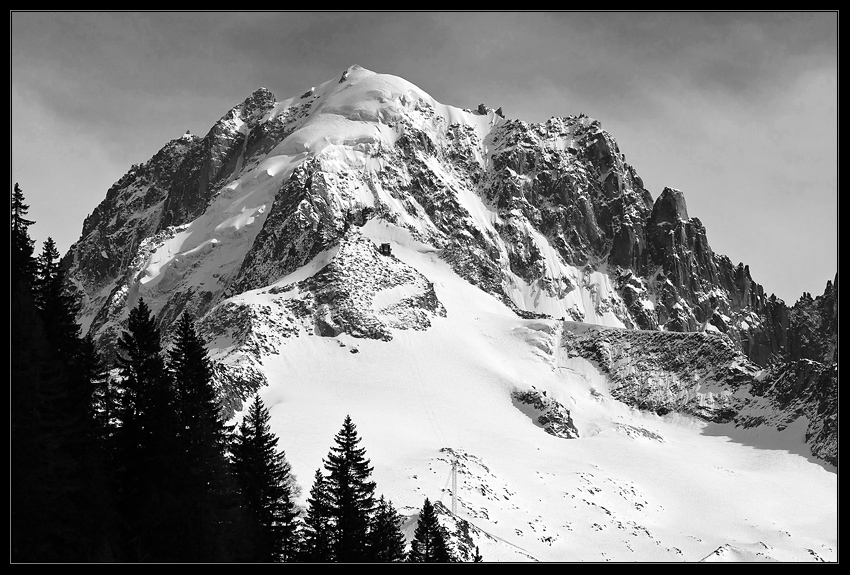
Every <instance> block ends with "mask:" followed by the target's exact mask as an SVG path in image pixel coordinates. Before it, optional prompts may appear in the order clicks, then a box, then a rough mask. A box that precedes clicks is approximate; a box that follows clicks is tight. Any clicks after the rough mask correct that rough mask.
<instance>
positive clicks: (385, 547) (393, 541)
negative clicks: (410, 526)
mask: <svg viewBox="0 0 850 575" xmlns="http://www.w3.org/2000/svg"><path fill="white" fill-rule="evenodd" d="M401 523H402V518H401V516H400V515H399V514H398V512H397V511H396V510H395V508H394V507H393V505H392V502H390V501H387V500H385V499H384V496H383V495H382V496H381V497H380V498H379V499H378V505H377V507H376V509H375V518H374V520H373V522H372V527H371V529H370V530H369V554H370V560H371V561H374V562H377V563H395V562H400V561H404V559H405V552H404V549H405V546H406V544H407V543H406V541H405V539H404V534H403V533H402V532H401Z"/></svg>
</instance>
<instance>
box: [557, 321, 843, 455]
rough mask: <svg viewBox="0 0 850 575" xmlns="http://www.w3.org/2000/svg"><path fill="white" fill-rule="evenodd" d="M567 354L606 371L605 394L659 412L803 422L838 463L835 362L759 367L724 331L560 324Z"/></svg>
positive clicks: (753, 422) (778, 425) (749, 423)
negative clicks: (608, 392) (562, 326)
mask: <svg viewBox="0 0 850 575" xmlns="http://www.w3.org/2000/svg"><path fill="white" fill-rule="evenodd" d="M561 344H562V345H563V346H564V348H565V350H566V352H567V354H568V355H569V356H573V357H583V358H585V359H587V360H590V361H592V362H593V363H594V364H595V365H597V366H598V368H599V369H600V371H602V372H603V373H606V374H607V375H608V377H609V381H610V385H611V395H612V396H613V397H615V398H617V399H619V400H620V401H622V402H624V403H626V404H629V405H632V406H634V407H636V408H639V409H642V410H648V411H653V412H655V413H658V414H659V415H665V414H667V413H670V412H678V413H685V414H689V415H693V416H695V417H698V418H700V419H703V420H706V421H710V422H715V423H730V422H732V423H734V424H735V425H736V426H740V427H745V428H748V427H754V426H760V425H764V426H768V427H772V428H774V429H777V430H779V431H781V430H783V429H785V428H786V427H788V426H789V425H790V424H791V423H793V422H794V421H796V420H797V419H799V418H801V417H803V418H805V419H806V424H807V428H806V432H805V442H806V443H807V444H808V445H809V446H810V447H811V450H812V453H813V454H814V455H815V456H816V457H818V458H820V459H822V460H824V461H826V462H828V463H830V464H832V465H836V466H837V465H838V433H837V430H838V425H837V424H838V365H837V363H835V364H822V363H819V362H816V361H812V360H808V359H801V360H797V361H795V362H789V363H777V364H775V365H774V366H773V367H771V368H769V369H764V368H761V367H759V366H758V365H756V364H754V363H753V362H752V361H750V360H749V359H747V358H746V357H745V356H744V355H743V354H742V353H741V352H740V351H739V350H738V349H736V347H735V346H734V345H733V343H732V341H731V340H730V339H729V337H728V336H726V335H725V334H721V333H716V332H715V333H712V332H692V333H678V332H663V331H644V330H625V329H615V328H605V327H602V326H587V325H585V324H571V323H569V322H568V323H567V324H566V325H565V327H564V330H563V334H562V339H561Z"/></svg>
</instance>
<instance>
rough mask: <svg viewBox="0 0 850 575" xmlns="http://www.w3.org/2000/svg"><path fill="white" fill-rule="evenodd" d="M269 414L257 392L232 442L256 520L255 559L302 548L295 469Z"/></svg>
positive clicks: (283, 556) (290, 555)
mask: <svg viewBox="0 0 850 575" xmlns="http://www.w3.org/2000/svg"><path fill="white" fill-rule="evenodd" d="M270 419H271V416H270V414H269V411H268V409H266V407H265V405H263V401H262V399H260V396H259V395H257V396H255V397H254V403H253V404H252V405H251V407H250V408H249V410H248V413H247V415H246V416H245V419H244V420H243V421H242V424H241V425H240V426H239V432H238V434H237V436H236V438H235V442H234V446H233V468H234V472H235V474H236V481H237V485H238V486H239V490H240V493H241V494H242V501H243V503H244V505H245V506H246V507H247V509H248V511H249V514H250V519H251V521H252V522H253V524H254V530H255V534H254V552H253V559H252V560H254V561H260V562H275V561H291V560H293V559H295V557H296V554H297V551H298V548H299V542H298V530H297V527H298V524H297V518H298V509H297V508H296V507H295V504H294V501H293V494H292V489H291V485H292V483H293V479H292V471H291V467H290V465H289V463H288V462H287V461H286V456H285V454H284V452H283V451H278V450H277V437H275V435H274V434H273V433H272V432H271V427H270V425H269V420H270Z"/></svg>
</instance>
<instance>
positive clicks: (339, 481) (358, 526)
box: [325, 416, 375, 563]
mask: <svg viewBox="0 0 850 575" xmlns="http://www.w3.org/2000/svg"><path fill="white" fill-rule="evenodd" d="M334 441H335V443H336V445H335V446H333V447H331V451H330V453H328V456H327V459H326V460H325V469H326V470H327V471H328V477H327V485H328V494H329V496H330V505H331V516H332V518H333V524H334V538H333V539H334V556H335V561H339V562H346V563H349V562H358V561H368V560H369V540H368V534H369V526H370V524H371V522H372V514H373V512H374V508H375V500H374V493H375V483H374V482H373V481H370V479H369V478H370V477H371V475H372V467H371V466H370V465H369V460H368V459H366V450H365V449H364V448H362V447H359V444H360V438H359V437H358V435H357V428H356V426H355V425H354V423H353V422H352V421H351V417H350V416H346V417H345V421H344V422H343V425H342V429H340V431H339V432H338V433H337V434H336V436H335V437H334Z"/></svg>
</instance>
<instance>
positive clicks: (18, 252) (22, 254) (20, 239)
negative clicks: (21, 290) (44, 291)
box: [11, 183, 35, 289]
mask: <svg viewBox="0 0 850 575" xmlns="http://www.w3.org/2000/svg"><path fill="white" fill-rule="evenodd" d="M29 209H30V207H29V205H27V203H26V200H25V199H24V193H23V192H22V191H21V188H20V187H19V186H18V184H17V183H16V184H15V188H14V190H13V191H12V210H11V211H12V254H11V256H12V261H11V276H12V278H11V279H12V284H15V283H18V282H21V283H23V285H24V286H26V288H27V289H31V288H32V287H33V285H34V283H35V258H34V257H33V253H34V252H33V246H34V242H33V240H32V239H31V238H30V236H29V227H30V226H31V225H33V224H34V223H35V222H34V221H32V220H28V219H27V218H26V215H27V213H28V212H29Z"/></svg>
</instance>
